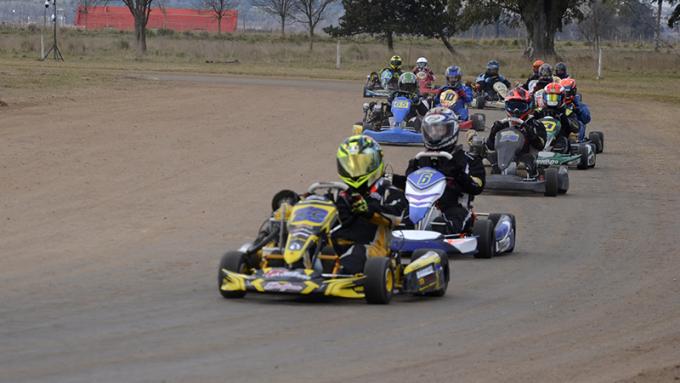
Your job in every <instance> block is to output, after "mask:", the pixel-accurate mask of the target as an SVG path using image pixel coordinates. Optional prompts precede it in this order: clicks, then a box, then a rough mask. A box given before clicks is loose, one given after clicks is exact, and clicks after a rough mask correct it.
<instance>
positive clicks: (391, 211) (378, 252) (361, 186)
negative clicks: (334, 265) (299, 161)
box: [332, 135, 408, 274]
mask: <svg viewBox="0 0 680 383" xmlns="http://www.w3.org/2000/svg"><path fill="white" fill-rule="evenodd" d="M336 160H337V166H338V175H339V176H340V179H341V180H342V181H343V182H344V183H345V184H346V185H347V186H348V187H349V189H347V191H343V192H340V193H338V197H337V200H336V201H335V205H336V206H337V208H338V214H339V217H340V221H341V222H342V227H341V228H340V229H339V230H337V231H335V232H334V233H333V234H332V240H333V248H334V250H335V251H336V253H337V254H339V255H340V264H341V265H342V271H341V272H342V273H343V274H357V273H361V272H363V270H364V263H365V262H366V259H367V257H380V256H383V257H384V256H387V255H388V254H389V251H390V248H389V246H390V237H391V231H392V228H393V227H394V226H396V225H398V224H399V223H400V221H401V218H402V215H403V212H404V210H405V209H406V207H407V206H408V205H407V203H406V200H405V198H404V194H403V192H402V191H401V190H399V189H397V188H395V187H393V186H392V185H391V184H390V182H389V181H388V180H387V179H386V178H384V177H383V176H384V171H385V164H384V163H383V153H382V150H381V149H380V145H378V143H377V142H375V141H374V140H373V139H372V138H370V137H368V136H361V135H358V136H352V137H349V138H347V139H345V140H344V141H343V142H342V144H340V147H339V148H338V152H337V155H336Z"/></svg>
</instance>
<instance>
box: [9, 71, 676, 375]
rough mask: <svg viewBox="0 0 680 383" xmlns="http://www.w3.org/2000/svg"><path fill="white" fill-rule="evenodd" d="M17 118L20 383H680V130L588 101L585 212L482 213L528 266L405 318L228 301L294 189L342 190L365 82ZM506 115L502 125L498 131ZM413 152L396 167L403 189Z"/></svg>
mask: <svg viewBox="0 0 680 383" xmlns="http://www.w3.org/2000/svg"><path fill="white" fill-rule="evenodd" d="M152 77H155V78H156V79H157V80H165V81H155V82H153V83H152V84H151V85H150V86H149V87H148V88H146V89H145V88H141V87H139V88H134V89H131V90H123V89H121V88H120V87H119V88H115V89H89V90H87V91H78V92H75V93H74V95H72V96H71V97H69V98H66V99H62V100H55V101H53V103H52V105H51V106H52V107H51V108H49V110H47V109H45V108H43V107H42V106H41V105H35V106H21V107H11V106H10V107H9V108H5V109H3V111H2V113H3V115H2V120H1V121H0V261H1V264H0V381H2V382H16V383H20V382H21V383H23V382H51V383H52V382H265V381H272V382H347V381H368V382H383V381H421V382H424V381H435V380H436V381H449V382H615V381H619V380H625V381H629V382H656V381H659V382H666V381H673V380H674V379H676V380H677V379H678V377H679V376H680V368H678V367H677V366H678V365H680V250H678V247H677V241H678V235H679V234H680V231H679V230H678V227H679V224H680V219H679V218H678V216H679V214H680V202H679V198H678V193H679V190H680V174H679V171H678V163H680V154H679V151H678V147H680V131H679V130H678V129H679V127H678V126H677V121H679V120H680V110H679V109H678V108H676V107H674V106H670V105H663V104H658V103H649V104H644V103H635V102H630V101H620V100H615V99H611V98H597V99H596V98H595V97H592V98H591V99H588V101H589V102H590V106H591V109H592V111H593V115H594V116H595V122H594V123H593V126H597V128H599V129H601V130H603V131H604V132H605V135H606V148H605V150H606V153H605V154H603V155H601V156H599V157H598V167H597V169H594V170H588V171H576V170H574V171H573V172H572V173H571V176H572V178H571V189H570V190H569V194H567V195H566V196H564V197H558V198H552V199H549V198H545V197H542V196H535V197H531V196H525V197H512V196H486V195H485V196H482V197H481V198H479V199H478V201H477V204H476V208H477V210H479V211H507V212H511V213H514V214H516V215H517V220H518V226H519V233H518V235H519V244H518V247H517V251H516V253H515V254H513V255H510V256H502V257H498V258H495V259H491V260H474V259H467V258H459V259H455V260H453V261H452V270H453V276H452V283H451V284H450V285H449V289H448V293H447V295H446V296H445V297H444V298H442V299H413V298H408V297H398V298H396V299H395V300H394V301H393V302H392V304H391V305H389V306H369V305H366V304H365V303H363V302H361V301H343V300H331V301H327V300H321V301H309V300H300V299H295V298H287V297H270V296H253V295H252V294H251V295H249V296H248V297H246V299H243V300H237V301H227V300H224V299H222V298H221V297H220V295H219V294H218V292H217V288H216V284H215V275H216V271H217V262H218V260H219V257H220V255H221V253H222V252H223V251H224V250H226V249H234V248H237V247H238V246H240V244H241V243H243V242H245V241H248V240H250V239H251V238H252V237H253V235H254V234H255V232H256V230H257V228H258V226H259V224H260V223H261V221H262V220H263V219H264V218H265V217H266V216H267V214H268V206H269V201H270V198H271V196H272V195H273V194H274V193H275V192H276V191H277V190H279V189H281V188H294V189H296V190H304V189H305V188H306V186H307V185H309V184H310V183H311V182H314V181H317V180H334V179H335V162H334V152H335V149H336V145H337V144H338V143H339V142H340V141H341V139H342V138H343V137H345V136H347V135H348V134H349V132H350V130H351V124H352V123H353V122H354V121H355V120H356V119H358V118H359V117H360V108H361V102H362V100H361V98H360V97H359V96H360V84H357V83H346V82H334V81H292V80H257V79H244V78H236V79H229V78H221V77H191V76H168V75H165V76H152ZM494 116H498V113H497V112H493V113H490V114H489V115H488V116H487V117H488V119H489V120H490V121H491V120H492V119H493V117H494ZM415 152H416V149H413V148H410V149H409V148H386V157H387V161H388V162H389V163H391V164H392V166H393V168H394V169H395V170H396V171H399V170H401V169H403V168H404V165H405V164H406V161H407V159H408V158H409V156H411V155H413V154H414V153H415Z"/></svg>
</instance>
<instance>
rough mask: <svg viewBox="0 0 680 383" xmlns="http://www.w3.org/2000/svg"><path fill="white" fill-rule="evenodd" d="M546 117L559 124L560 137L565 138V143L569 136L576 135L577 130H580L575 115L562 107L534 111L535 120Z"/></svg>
mask: <svg viewBox="0 0 680 383" xmlns="http://www.w3.org/2000/svg"><path fill="white" fill-rule="evenodd" d="M546 116H551V117H554V118H556V119H557V120H558V121H559V122H560V125H561V128H560V136H563V137H565V138H566V139H567V141H568V140H569V135H571V134H572V133H573V134H578V132H579V129H580V128H581V126H580V123H579V121H578V117H577V116H576V113H574V112H573V111H572V110H571V109H570V108H567V107H562V108H560V109H557V110H551V109H548V108H544V109H536V112H534V118H536V119H537V120H538V119H541V118H543V117H546Z"/></svg>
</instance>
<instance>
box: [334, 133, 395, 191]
mask: <svg viewBox="0 0 680 383" xmlns="http://www.w3.org/2000/svg"><path fill="white" fill-rule="evenodd" d="M337 165H338V175H339V176H340V179H342V181H343V182H344V183H346V184H347V186H349V187H351V188H352V189H356V190H360V191H365V190H367V189H368V188H369V187H370V186H371V185H373V184H374V183H375V182H376V181H377V180H378V179H380V177H382V176H383V172H384V170H385V164H384V163H383V153H382V149H381V148H380V145H378V143H377V142H375V141H374V140H373V139H372V138H371V137H368V136H362V135H358V136H352V137H349V138H347V139H346V140H345V141H343V142H342V144H340V147H339V148H338V153H337Z"/></svg>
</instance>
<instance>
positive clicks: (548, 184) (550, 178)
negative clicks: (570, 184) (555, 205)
mask: <svg viewBox="0 0 680 383" xmlns="http://www.w3.org/2000/svg"><path fill="white" fill-rule="evenodd" d="M543 176H544V177H545V193H543V194H544V195H545V196H546V197H555V196H557V193H559V187H560V180H559V174H557V169H556V168H547V169H545V173H543Z"/></svg>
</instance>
